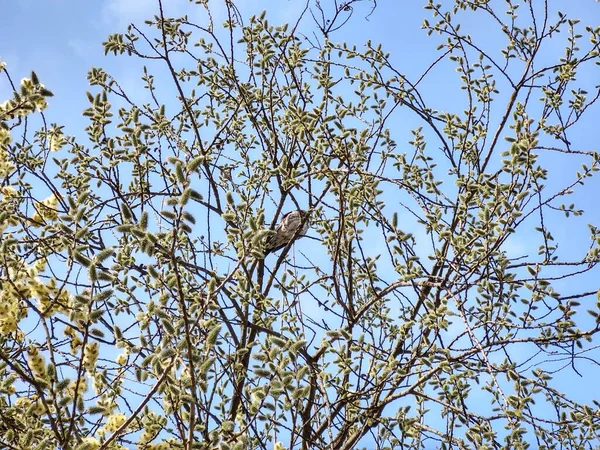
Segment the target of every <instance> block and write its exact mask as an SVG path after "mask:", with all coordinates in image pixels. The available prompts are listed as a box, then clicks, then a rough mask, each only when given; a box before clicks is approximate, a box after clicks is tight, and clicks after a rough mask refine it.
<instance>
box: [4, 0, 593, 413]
mask: <svg viewBox="0 0 600 450" xmlns="http://www.w3.org/2000/svg"><path fill="white" fill-rule="evenodd" d="M326 1H327V0H325V1H323V0H322V2H323V3H325V2H326ZM444 1H447V0H442V2H444ZM535 1H537V0H534V2H535ZM492 2H495V3H497V4H499V5H502V4H503V3H504V2H502V1H496V0H492ZM218 3H220V2H215V1H214V0H213V1H211V4H215V5H216V6H215V9H214V15H215V22H216V23H220V21H219V20H218V17H219V15H220V14H222V12H223V10H222V8H221V7H219V5H218ZM378 3H379V5H378V8H377V9H375V11H374V12H373V14H372V15H370V16H369V17H368V18H367V19H363V17H364V16H367V14H368V13H369V7H368V5H363V7H357V10H356V17H355V18H354V19H353V26H351V27H349V28H346V29H344V30H343V31H342V32H340V33H338V34H335V35H334V36H333V37H334V39H337V40H340V41H341V40H345V41H347V42H348V43H353V44H357V45H359V46H360V45H362V43H364V42H365V41H366V40H368V39H370V40H372V41H373V42H381V43H382V44H383V46H384V49H385V50H386V51H389V52H390V53H391V60H392V61H393V62H395V64H396V66H397V67H398V68H399V69H400V70H401V71H402V72H403V73H404V74H406V75H407V77H408V78H411V77H414V76H418V75H419V74H420V73H422V72H423V71H424V70H425V68H426V67H427V66H428V65H429V64H430V63H431V61H432V55H433V54H434V52H433V50H434V48H435V46H436V45H437V43H439V38H437V39H438V40H436V38H434V39H428V38H426V36H425V33H424V32H423V31H422V30H420V27H421V23H422V21H423V18H425V17H428V13H427V12H426V11H424V10H423V8H422V5H423V4H424V3H425V2H423V1H418V0H407V1H401V0H387V1H386V0H379V2H378ZM550 3H551V6H552V7H559V8H562V11H563V12H566V13H568V14H569V15H570V16H572V17H574V18H581V19H582V21H583V22H584V23H587V24H590V25H592V26H598V25H600V3H598V2H596V1H593V0H562V1H561V0H550ZM237 4H238V6H240V9H241V11H242V14H243V15H244V16H246V17H247V16H248V15H249V13H250V12H255V13H258V12H260V11H261V10H262V9H266V10H267V15H268V17H269V19H270V22H271V23H273V24H279V23H284V22H287V21H290V20H293V19H295V18H296V17H297V15H298V13H299V12H300V11H301V10H302V5H303V2H300V1H297V0H268V1H264V0H241V1H239V2H237ZM165 5H166V14H167V15H171V16H173V15H178V14H184V13H188V14H189V15H190V19H191V21H192V22H193V21H194V20H203V18H204V14H203V13H202V12H199V11H201V9H200V8H197V7H194V5H193V4H190V3H189V2H187V1H184V0H165ZM0 7H1V11H2V16H3V17H2V26H0V59H1V60H2V61H5V62H6V63H7V68H8V69H9V70H10V73H11V75H12V76H13V77H14V80H13V81H15V83H18V81H19V79H20V78H22V77H26V76H29V73H30V72H31V71H32V70H35V71H36V73H37V74H38V76H39V78H40V80H41V82H42V83H44V84H45V85H46V86H47V87H48V88H49V89H50V90H51V91H53V93H54V95H55V96H54V97H53V98H52V99H50V100H49V103H50V108H49V109H48V110H47V111H46V112H45V114H46V116H47V120H48V121H49V122H56V123H59V124H64V125H66V127H65V132H66V133H68V134H72V135H76V136H83V135H84V133H83V129H84V127H85V126H86V120H84V118H83V117H82V116H81V112H82V111H83V110H84V109H85V108H87V107H88V101H87V98H86V95H85V92H86V91H87V90H90V89H89V86H88V83H87V80H86V74H87V71H88V70H89V69H90V68H91V67H103V68H104V69H105V70H106V71H107V72H108V73H110V74H112V75H113V76H114V77H115V78H116V79H117V80H119V82H120V84H121V85H122V86H123V87H124V88H125V89H127V90H128V91H130V92H132V93H133V94H134V95H135V94H136V91H137V92H138V93H139V95H140V98H143V96H144V95H145V94H144V92H143V90H142V89H141V87H140V89H139V90H138V88H137V86H141V81H140V75H141V72H140V65H139V63H138V62H135V61H134V60H133V58H131V59H130V60H128V59H127V57H126V56H119V57H114V56H112V55H108V56H104V51H103V48H102V45H101V43H102V42H103V41H105V40H106V38H107V36H108V34H110V33H113V32H125V30H126V27H127V25H128V24H129V23H131V22H135V23H141V22H142V21H143V20H144V19H145V18H148V17H151V16H152V15H153V14H155V13H156V2H155V1H154V0H106V1H103V2H98V1H96V2H93V1H82V0H3V1H0ZM361 14H362V16H361ZM428 18H429V17H428ZM465 26H466V27H468V29H469V32H471V33H472V35H473V37H474V40H477V39H479V42H482V43H483V45H484V46H486V48H491V49H494V48H495V49H499V48H500V47H502V46H504V45H505V42H502V41H499V40H497V39H498V36H497V35H494V34H493V33H492V32H491V31H490V28H489V27H488V26H487V24H486V23H481V22H475V21H467V22H466V23H465ZM307 31H309V30H307ZM564 38H565V37H564V35H563V36H562V37H561V38H560V39H559V40H557V41H556V44H550V45H548V47H547V48H545V52H544V54H543V55H542V59H544V58H547V60H548V61H556V55H560V54H561V53H562V52H563V49H564V45H565V43H564ZM553 42H554V41H553ZM129 61H131V64H129ZM448 67H449V66H448V65H446V66H444V65H441V66H440V67H439V68H438V69H436V71H434V72H433V73H432V74H431V75H430V76H429V77H428V78H427V79H426V80H425V82H424V84H423V92H424V93H425V96H426V98H427V100H428V102H429V103H430V104H431V105H432V106H433V107H435V108H437V109H440V110H444V109H449V110H450V109H453V108H455V106H456V104H457V103H458V104H460V102H462V101H464V98H463V97H462V95H461V93H460V92H461V91H460V88H459V81H458V77H453V76H449V75H448V71H447V70H445V71H444V69H448ZM599 83H600V70H598V68H596V70H595V71H590V72H582V73H579V74H578V84H579V85H581V86H584V87H586V88H588V90H590V92H593V91H594V86H595V85H597V84H599ZM10 93H11V88H10V86H9V85H8V83H7V81H6V78H5V77H3V76H0V102H2V101H4V100H5V99H7V98H8V97H9V96H10ZM498 106H499V108H502V107H503V105H502V103H501V102H500V104H499V105H498ZM455 109H456V108H455ZM596 110H598V108H596ZM499 111H500V109H499ZM598 117H600V115H598V114H596V115H588V117H587V119H585V120H584V121H582V123H581V124H579V125H578V126H577V127H576V128H575V129H574V134H573V135H572V137H573V144H574V145H575V146H577V147H578V148H581V149H585V150H591V149H595V150H596V151H598V150H600V149H599V148H598V133H597V129H598V120H599V119H598ZM418 125H421V124H420V123H418V122H417V121H416V120H415V119H414V116H410V115H407V116H406V122H405V123H398V124H397V127H399V128H401V130H400V131H399V132H398V134H397V135H396V136H395V138H396V139H397V140H398V141H400V142H402V138H405V141H408V140H409V139H410V138H411V133H410V130H411V129H412V128H415V127H416V126H418ZM547 158H548V160H547V163H548V165H549V169H550V173H551V177H550V179H549V181H548V184H549V186H550V187H552V186H553V185H556V186H558V185H559V183H561V182H564V180H565V177H568V178H567V179H572V177H573V171H574V167H575V166H574V165H573V164H572V163H569V165H566V166H565V165H564V162H563V160H562V159H560V157H559V156H556V155H550V156H548V157H547ZM563 174H564V176H563ZM599 192H600V184H599V183H598V181H597V180H592V182H591V184H590V185H589V186H587V187H586V189H584V190H583V191H582V193H581V194H580V195H578V196H577V197H576V201H577V206H578V207H579V208H581V209H583V210H585V211H586V214H585V215H584V217H582V218H581V219H577V220H575V221H573V222H570V223H572V224H573V225H572V226H576V228H570V227H562V226H559V225H558V222H555V223H556V224H557V226H555V227H553V226H552V224H553V220H554V219H555V218H553V217H552V216H550V217H549V220H550V223H549V226H550V227H551V229H552V233H553V235H554V237H555V238H556V240H557V241H558V242H559V243H561V244H560V245H561V246H562V248H560V252H561V255H562V256H563V257H564V258H565V259H569V256H570V255H571V254H572V255H581V250H582V249H587V248H588V247H589V245H590V241H589V233H587V231H586V229H587V227H586V224H587V223H595V224H596V225H600V211H599V210H598V208H597V203H598V201H597V199H598V193H599ZM558 216H559V215H558V213H557V216H556V220H558ZM407 220H408V219H407ZM406 231H413V230H406ZM414 231H416V232H418V230H414ZM531 236H533V234H531V235H530V236H529V235H527V234H525V235H520V237H516V238H515V239H514V240H511V241H510V242H509V243H508V245H509V246H510V249H511V250H510V251H511V252H512V253H513V255H514V256H516V255H520V254H530V255H532V254H533V255H535V254H536V248H537V245H539V241H537V240H536V241H533V240H532V241H530V240H529V238H530V237H531ZM599 279H600V267H596V269H595V272H593V273H592V274H590V275H589V277H588V278H586V283H587V284H589V288H590V289H594V287H596V288H597V287H598V285H599V284H600V283H598V280H599ZM557 286H558V287H560V288H561V289H563V290H564V293H565V295H566V294H568V292H569V289H570V286H569V285H568V283H565V284H562V285H561V283H560V282H558V283H557ZM576 290H577V291H580V290H583V289H581V288H580V286H577V289H576ZM586 309H587V308H586ZM580 371H581V372H582V373H583V374H584V375H586V374H592V373H594V374H597V373H598V371H597V368H595V369H594V368H592V365H591V364H590V365H589V366H585V365H583V367H582V368H580ZM586 371H588V372H586ZM559 376H560V375H559ZM572 376H573V374H572V373H571V374H569V375H568V377H567V378H566V379H565V380H563V383H564V386H565V388H568V389H569V390H571V392H572V395H573V396H574V397H576V399H577V400H579V401H584V400H586V399H589V395H590V392H589V390H588V389H587V388H586V387H585V386H584V385H583V383H582V384H581V385H579V386H574V385H573V383H572V382H571V381H572V379H571V378H569V377H572ZM596 398H598V396H597V395H596Z"/></svg>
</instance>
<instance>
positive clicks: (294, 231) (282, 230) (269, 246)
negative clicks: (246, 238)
mask: <svg viewBox="0 0 600 450" xmlns="http://www.w3.org/2000/svg"><path fill="white" fill-rule="evenodd" d="M300 227H302V229H300ZM307 230H308V213H307V212H306V211H303V210H301V209H299V210H297V211H291V212H289V213H287V214H285V215H284V216H283V217H282V218H281V222H279V224H278V225H277V228H275V234H272V235H270V236H269V237H268V238H267V242H266V244H265V256H267V255H268V254H269V253H272V252H276V251H277V250H281V249H282V248H283V247H285V246H286V245H287V244H288V243H289V242H290V241H291V240H292V239H294V238H298V237H300V236H303V235H304V234H306V231H307Z"/></svg>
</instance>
